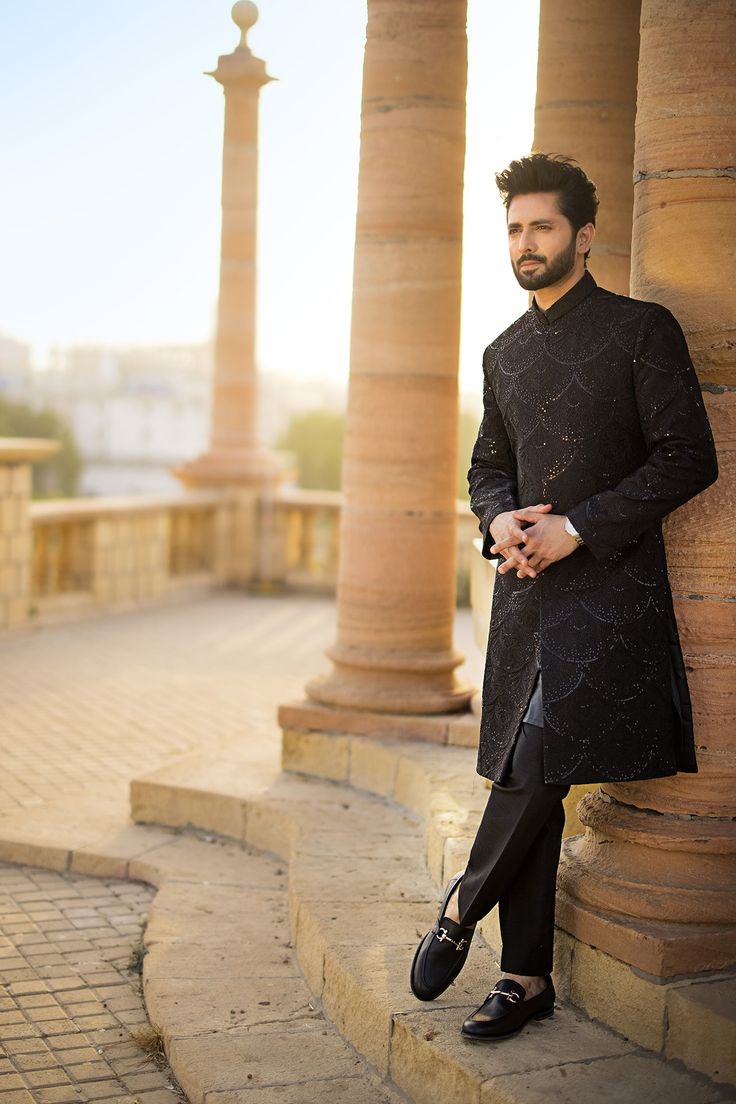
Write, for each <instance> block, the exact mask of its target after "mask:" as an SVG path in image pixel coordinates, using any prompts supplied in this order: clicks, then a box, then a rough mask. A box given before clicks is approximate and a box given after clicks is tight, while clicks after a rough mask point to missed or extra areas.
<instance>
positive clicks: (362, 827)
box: [133, 742, 729, 1104]
mask: <svg viewBox="0 0 736 1104" xmlns="http://www.w3.org/2000/svg"><path fill="white" fill-rule="evenodd" d="M412 746H414V745H412ZM381 747H383V749H384V751H386V750H387V747H386V745H385V743H383V742H382V743H381ZM449 750H453V749H449ZM454 750H458V749H454ZM420 751H421V753H422V754H423V755H427V754H429V755H432V754H433V753H434V754H436V749H433V748H431V747H429V748H428V747H426V746H425V747H421V746H420ZM188 763H189V773H190V777H189V779H188V780H186V779H185V777H184V775H185V773H186V764H185V762H183V761H182V762H180V763H179V764H177V766H176V771H175V777H173V778H172V781H171V790H172V793H175V794H176V797H175V798H174V797H171V796H169V797H168V798H166V799H165V800H164V801H163V803H162V805H161V808H160V810H159V811H158V812H156V808H155V806H156V802H157V801H158V800H159V799H160V798H161V797H162V795H163V794H164V793H165V791H166V783H165V770H164V771H157V772H155V776H154V778H153V780H152V781H153V785H152V788H151V790H150V791H148V788H147V787H148V784H147V781H146V779H145V778H139V779H137V780H136V782H135V786H134V788H133V792H134V793H135V794H136V795H137V801H138V803H139V804H138V807H139V808H143V807H145V808H146V810H147V815H149V816H151V815H153V816H155V819H156V820H157V821H161V820H162V819H164V818H165V817H166V816H167V815H169V813H170V812H171V811H172V810H173V811H174V812H175V815H176V817H177V818H178V821H177V822H179V823H181V822H182V821H183V820H184V818H185V817H187V816H188V817H189V819H190V820H191V819H192V817H194V816H195V815H196V809H197V808H201V807H202V801H201V799H199V798H198V799H197V800H196V801H194V802H193V803H191V804H190V795H191V794H192V792H193V791H195V790H196V789H197V787H198V786H199V785H200V784H202V785H205V784H204V783H200V779H201V775H202V771H203V769H204V767H205V760H204V758H203V757H198V756H192V757H191V758H190V759H189V761H188ZM243 765H245V764H244V763H243ZM435 767H437V764H436V763H435ZM399 773H400V772H398V771H397V779H398V775H399ZM211 796H212V798H213V799H214V797H215V796H216V795H214V794H212V795H211ZM482 796H485V795H482ZM220 800H221V801H223V802H224V803H225V805H227V806H238V807H240V809H241V811H242V823H243V837H242V839H243V842H244V843H245V844H246V845H248V846H251V847H256V848H259V849H265V850H269V851H271V852H275V853H276V854H277V855H279V856H280V857H281V859H282V860H284V861H285V862H288V864H289V893H288V914H289V920H290V927H291V941H292V943H293V944H294V947H295V950H296V955H297V959H298V961H299V964H300V966H301V969H302V971H303V973H304V976H305V977H306V979H307V982H308V984H309V986H310V988H311V990H312V992H313V993H314V995H315V996H316V997H318V998H319V999H320V1000H321V1001H322V1004H323V1007H324V1009H325V1011H326V1013H327V1015H328V1016H329V1017H330V1019H331V1020H332V1021H333V1023H334V1024H335V1025H336V1026H337V1028H338V1030H339V1031H340V1032H341V1034H342V1035H343V1036H345V1038H347V1039H348V1040H349V1041H350V1042H351V1043H352V1044H353V1045H354V1046H355V1047H356V1049H357V1050H358V1051H359V1052H360V1053H361V1054H363V1055H364V1056H365V1057H366V1058H367V1059H368V1060H369V1062H371V1064H372V1065H373V1066H374V1067H375V1068H376V1069H377V1070H378V1072H379V1073H380V1074H381V1075H383V1076H387V1077H388V1076H390V1078H391V1079H392V1081H393V1082H394V1083H395V1084H396V1085H397V1086H398V1088H399V1089H400V1090H402V1091H403V1092H405V1093H407V1094H408V1096H409V1097H410V1098H411V1099H412V1100H413V1101H415V1102H416V1104H425V1102H426V1104H430V1102H431V1104H435V1102H436V1100H437V1099H438V1098H441V1099H442V1100H443V1102H446V1104H468V1102H469V1101H472V1102H477V1104H480V1102H481V1101H487V1102H489V1104H490V1102H491V1101H495V1100H499V1101H500V1100H502V1099H503V1100H505V1101H509V1102H512V1101H513V1102H514V1104H516V1102H518V1104H527V1102H531V1101H532V1100H534V1099H535V1097H534V1095H533V1092H532V1090H534V1089H535V1087H537V1086H538V1085H539V1084H543V1083H544V1082H545V1079H549V1077H550V1076H551V1075H552V1074H554V1075H555V1076H556V1077H562V1078H564V1077H565V1074H564V1073H563V1074H560V1073H559V1070H560V1069H562V1068H565V1069H566V1068H568V1067H575V1071H574V1072H575V1077H576V1078H578V1077H579V1072H577V1069H578V1067H579V1066H580V1065H581V1064H585V1065H586V1068H588V1070H589V1072H588V1073H587V1074H586V1078H587V1081H588V1082H589V1084H590V1085H591V1086H592V1085H596V1084H597V1082H596V1077H595V1070H596V1068H598V1067H599V1068H600V1070H601V1073H603V1071H604V1069H606V1068H607V1066H606V1065H604V1063H611V1062H612V1060H613V1059H614V1058H615V1059H619V1060H620V1064H619V1065H618V1066H617V1067H616V1068H617V1073H616V1075H615V1079H614V1080H609V1078H608V1077H607V1078H606V1084H607V1091H609V1092H611V1093H613V1092H614V1091H615V1092H616V1093H620V1092H621V1091H623V1090H625V1091H626V1092H628V1090H629V1088H631V1092H632V1093H633V1092H638V1091H640V1089H642V1090H643V1088H646V1091H647V1095H648V1099H649V1100H650V1101H652V1104H659V1102H661V1104H669V1102H670V1101H671V1099H672V1098H673V1097H674V1098H677V1099H679V1098H682V1099H688V1100H690V1099H692V1100H693V1101H701V1102H702V1104H711V1102H714V1101H717V1100H719V1099H721V1100H725V1099H728V1098H729V1097H728V1096H723V1095H722V1092H723V1090H722V1089H719V1088H718V1087H717V1086H714V1085H713V1083H712V1082H710V1081H706V1080H705V1079H704V1078H702V1077H700V1076H699V1075H692V1074H690V1073H688V1072H684V1071H683V1070H682V1068H677V1066H675V1065H672V1064H670V1063H669V1062H668V1061H666V1059H664V1058H663V1057H661V1056H655V1055H647V1054H645V1053H643V1052H640V1051H639V1049H638V1048H637V1047H636V1045H635V1043H634V1042H633V1041H631V1040H630V1039H626V1038H622V1037H621V1036H619V1035H616V1034H614V1033H613V1032H611V1031H610V1030H608V1029H607V1028H605V1027H603V1026H601V1025H599V1024H596V1023H593V1022H591V1021H590V1020H589V1019H588V1017H587V1016H586V1015H585V1013H584V1012H582V1011H580V1010H579V1009H575V1008H572V1007H562V1008H561V1009H560V1011H559V1012H558V1015H557V1017H556V1019H555V1020H554V1021H552V1023H551V1024H550V1023H549V1022H548V1023H547V1024H546V1025H540V1024H530V1025H528V1026H527V1028H526V1029H525V1030H524V1031H523V1032H522V1033H521V1034H520V1035H519V1036H517V1037H516V1038H515V1039H514V1041H513V1043H511V1041H508V1042H507V1044H506V1047H505V1048H503V1049H500V1048H499V1049H496V1048H486V1047H478V1046H474V1045H473V1044H470V1043H467V1042H466V1041H465V1040H463V1039H462V1038H461V1037H460V1035H459V1030H458V1029H459V1025H460V1023H461V1022H462V1019H463V1018H464V1017H465V1016H466V1015H467V1014H468V1012H470V1011H472V1009H473V1008H474V1007H476V1006H477V1004H478V1002H479V999H480V998H481V997H482V996H483V995H484V994H485V992H486V991H487V988H488V985H489V984H490V983H491V982H492V978H493V975H494V973H496V972H497V969H498V968H497V966H496V965H495V963H494V954H493V951H492V950H491V949H490V947H489V946H488V945H487V944H486V943H484V942H483V941H482V940H476V942H475V945H474V948H473V952H472V954H471V956H470V959H469V961H468V964H467V966H466V968H465V970H464V971H463V973H462V974H461V976H460V978H459V979H458V981H457V982H456V983H455V985H453V986H452V987H451V988H450V989H449V990H448V991H447V993H446V994H444V995H443V998H442V999H441V1000H440V1001H438V1002H436V1004H435V1005H432V1006H427V1005H424V1004H422V1003H421V1002H419V1001H417V1000H415V998H414V997H413V995H412V994H411V991H410V989H409V985H408V972H409V967H410V963H411V959H412V956H413V953H414V949H415V946H416V942H417V940H418V938H420V937H421V935H422V934H423V932H424V931H426V929H427V927H428V926H429V924H430V923H431V922H432V921H433V919H434V916H435V915H436V907H437V900H438V894H437V885H436V882H435V880H434V879H433V878H432V877H431V876H430V874H428V873H427V870H426V867H425V864H424V861H423V855H422V851H423V830H422V826H421V824H420V823H419V822H418V821H417V819H416V818H415V817H413V816H410V815H408V814H407V813H406V811H404V810H402V809H401V808H400V807H397V805H395V804H393V803H391V802H388V801H386V800H379V799H378V798H376V797H372V796H369V795H366V794H362V793H360V792H358V791H357V790H354V789H348V788H346V787H345V786H344V785H342V784H335V783H334V782H332V781H316V780H313V779H300V778H296V777H293V776H292V777H289V776H288V775H282V776H279V777H278V778H276V779H275V780H274V782H273V784H272V785H271V786H270V787H269V788H268V789H267V790H266V791H261V792H260V793H259V794H258V795H257V796H255V797H248V796H243V795H237V794H233V793H232V787H230V790H229V792H227V793H225V794H224V795H220ZM453 800H454V799H453V797H452V791H451V789H449V788H448V790H447V791H446V794H445V798H444V799H441V800H439V805H440V806H442V805H443V803H448V802H449V803H450V804H451V803H452V801H453ZM445 811H447V810H445ZM450 811H451V810H450ZM226 815H228V816H233V813H232V810H231V811H230V812H229V813H227V814H226ZM247 899H248V897H247V895H244V896H243V897H242V900H243V904H242V905H241V906H240V908H239V909H238V910H237V911H238V914H239V915H240V916H241V917H245V918H246V919H245V921H244V923H246V924H247V923H248V920H247V917H248V915H249V913H248V910H247V905H246V901H247ZM210 903H211V912H210V913H209V914H208V915H207V917H206V920H205V921H204V922H205V923H207V924H211V916H212V914H213V913H214V914H215V915H220V914H221V912H222V906H221V904H220V902H219V901H218V900H212V901H211V902H210ZM165 904H166V902H165V899H164V900H163V901H162V902H161V903H160V907H159V908H160V911H159V916H160V917H161V918H162V919H161V923H163V917H164V916H165V915H166V914H169V915H171V914H172V913H173V910H172V909H165V908H164V906H165ZM201 911H202V906H201V905H197V903H196V901H195V902H193V903H192V907H191V908H190V910H189V911H188V912H187V913H186V915H184V916H182V917H179V918H178V919H177V920H175V922H176V923H178V924H183V925H184V928H185V930H186V929H188V927H189V926H190V925H194V929H193V930H194V939H195V941H196V938H197V932H201V931H202V926H201V925H202V923H203V921H202V919H201V916H200V914H201ZM248 930H250V929H248ZM174 934H175V933H174ZM166 937H167V933H166V929H165V928H161V927H159V929H158V930H157V929H156V927H153V929H152V932H151V939H152V940H156V941H158V943H162V942H164V939H165V938H166ZM168 938H170V939H171V938H173V937H172V935H171V933H170V932H169V934H168ZM241 942H242V936H241ZM566 951H567V948H566V947H565V945H564V935H563V943H562V945H561V947H560V953H559V958H560V959H564V957H565V954H566ZM221 969H222V968H221ZM277 989H278V985H277V983H276V982H274V992H275V991H276V990H277ZM282 991H283V989H282ZM152 993H153V990H152ZM171 999H172V1000H176V999H178V1000H179V1003H181V1002H182V1001H184V1002H185V1003H186V987H184V989H182V992H181V993H180V994H179V997H178V998H176V995H175V994H174V996H173V997H171ZM217 1007H219V1006H217ZM170 1014H171V1013H167V1015H170ZM209 1014H210V1017H216V1016H217V1015H221V1013H218V1012H217V1008H216V1007H215V1006H213V1007H212V1008H211V1010H210V1013H209ZM290 1014H291V1015H296V1010H295V1009H292V1012H291V1013H290ZM645 1014H646V1010H645ZM435 1020H438V1022H439V1023H440V1024H444V1025H445V1027H444V1029H443V1030H442V1031H441V1030H440V1028H439V1027H437V1026H436V1025H435ZM212 1022H215V1023H219V1021H217V1020H216V1019H213V1020H212ZM443 1031H444V1034H443ZM238 1036H239V1032H238V1029H237V1028H233V1029H232V1030H231V1031H230V1032H229V1033H228V1037H232V1038H233V1039H235V1038H237V1037H238ZM172 1038H173V1037H172ZM438 1040H439V1041H438ZM172 1045H173V1050H172V1056H171V1057H172V1060H173V1059H174V1058H175V1056H176V1053H177V1051H176V1045H175V1044H172ZM239 1053H241V1055H242V1059H243V1060H245V1056H246V1051H245V1050H242V1051H241V1052H239ZM490 1054H492V1055H493V1059H492V1064H490V1065H489V1055H490ZM629 1059H631V1062H628V1060H629ZM634 1059H636V1061H634ZM499 1060H501V1061H502V1063H503V1061H508V1062H510V1063H511V1067H510V1069H509V1070H508V1071H507V1073H506V1074H505V1075H503V1076H501V1075H500V1074H499V1067H498V1061H499ZM172 1064H173V1062H172ZM174 1068H176V1067H174ZM512 1070H513V1074H512ZM659 1071H661V1079H662V1084H663V1085H666V1086H667V1090H666V1091H664V1090H662V1091H659V1090H658V1089H656V1082H657V1078H658V1076H659ZM522 1075H523V1076H522ZM337 1076H340V1075H339V1074H338V1075H337ZM520 1077H521V1079H519V1078H520ZM629 1078H630V1084H629ZM584 1080H585V1079H584ZM438 1086H441V1089H442V1093H441V1097H438ZM653 1086H655V1087H654V1088H653ZM599 1092H600V1085H598V1087H597V1089H596V1093H595V1094H593V1093H592V1091H591V1095H589V1096H587V1095H586V1090H585V1087H584V1085H580V1086H579V1087H578V1091H577V1095H576V1104H586V1101H587V1100H590V1104H593V1102H594V1101H597V1100H598V1099H599ZM509 1093H510V1095H509ZM503 1094H506V1095H503ZM612 1098H613V1097H612Z"/></svg>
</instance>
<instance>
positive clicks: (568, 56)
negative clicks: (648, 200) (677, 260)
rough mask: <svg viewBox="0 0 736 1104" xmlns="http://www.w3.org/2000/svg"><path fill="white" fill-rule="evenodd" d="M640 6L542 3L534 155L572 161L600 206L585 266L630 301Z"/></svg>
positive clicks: (564, 0) (636, 2)
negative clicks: (594, 191)
mask: <svg viewBox="0 0 736 1104" xmlns="http://www.w3.org/2000/svg"><path fill="white" fill-rule="evenodd" d="M639 8H640V0H617V2H616V3H614V4H612V3H610V2H609V0H585V3H581V0H541V4H540V10H539V62H538V68H537V103H536V108H535V113H534V149H535V150H536V151H538V152H540V153H562V154H565V155H566V156H568V157H574V158H575V160H576V161H578V162H579V164H580V165H581V166H582V168H583V169H584V170H585V172H586V173H587V174H588V176H589V177H590V178H591V180H594V181H595V183H596V185H597V188H598V195H599V197H600V200H601V207H600V212H599V215H598V224H597V227H596V239H595V244H594V246H593V251H592V252H591V255H590V260H589V266H590V271H591V273H592V275H593V276H594V277H595V279H596V280H597V282H598V283H599V284H600V285H601V286H602V287H605V288H609V290H611V291H616V292H619V293H620V294H622V295H628V294H629V265H630V250H631V211H632V205H633V201H634V194H633V187H632V183H631V170H632V164H633V159H634V113H635V109H636V67H637V55H638V48H639Z"/></svg>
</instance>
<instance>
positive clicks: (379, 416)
mask: <svg viewBox="0 0 736 1104" xmlns="http://www.w3.org/2000/svg"><path fill="white" fill-rule="evenodd" d="M465 24H466V2H465V0H369V3H368V27H367V42H366V50H365V64H364V75H363V103H362V127H361V151H360V175H359V193H358V216H357V226H356V244H355V271H354V287H353V315H352V338H351V354H350V385H349V393H348V409H347V422H346V431H345V446H344V460H343V492H344V506H343V511H342V517H341V527H340V561H339V572H338V586H337V603H338V614H337V641H336V643H335V644H334V645H333V646H332V647H331V648H330V649H329V650H328V652H327V654H328V656H329V658H330V659H331V660H332V662H333V665H334V670H333V671H332V672H331V674H329V675H327V676H325V677H323V678H318V679H315V680H313V681H312V682H310V683H309V685H308V687H307V692H308V694H309V695H310V697H312V698H313V699H315V700H317V701H320V702H326V703H329V704H333V705H341V706H348V707H354V708H362V709H369V710H377V711H392V712H393V711H398V712H405V713H412V712H418V713H422V712H425V713H426V712H443V711H447V710H455V709H459V708H462V707H463V706H464V705H465V704H466V703H467V701H468V699H469V697H470V695H471V692H472V691H471V688H470V687H460V686H458V684H457V682H456V677H455V674H454V669H455V667H456V666H457V665H458V664H459V663H460V662H461V661H462V656H461V655H460V654H459V653H457V652H456V651H455V650H454V649H453V646H452V639H453V625H454V617H455V524H456V517H455V511H456V486H455V480H456V474H455V473H456V457H457V409H458V400H457V369H458V347H459V331H460V275H461V239H462V197H463V166H464V155H465V86H466V76H467V43H466V27H465Z"/></svg>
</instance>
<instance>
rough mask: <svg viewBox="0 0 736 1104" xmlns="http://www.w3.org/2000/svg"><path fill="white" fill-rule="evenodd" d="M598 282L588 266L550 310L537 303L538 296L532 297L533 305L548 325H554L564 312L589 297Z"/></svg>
mask: <svg viewBox="0 0 736 1104" xmlns="http://www.w3.org/2000/svg"><path fill="white" fill-rule="evenodd" d="M597 286H598V285H597V284H596V282H595V280H594V279H593V277H592V276H591V274H590V273H589V272H588V270H587V268H586V270H585V272H584V273H583V275H582V276H581V277H580V279H579V280H578V282H577V283H576V284H573V286H572V287H571V288H570V290H569V291H566V292H565V294H564V295H561V296H560V298H559V299H557V300H556V301H555V302H554V303H553V304H552V306H551V307H550V308H549V310H542V308H541V307H540V306H539V304H538V303H537V300H536V297H535V298H533V299H532V307H533V308H534V310H535V312H536V314H537V316H538V317H540V318H542V319H544V320H545V321H546V323H547V325H548V326H551V325H553V324H554V323H555V322H557V321H558V320H559V319H560V318H562V316H563V314H567V312H568V311H571V310H572V309H573V307H577V305H578V303H582V301H583V299H587V297H588V296H589V295H590V293H591V292H592V291H595V289H596V288H597Z"/></svg>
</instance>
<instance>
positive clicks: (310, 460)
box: [276, 410, 345, 491]
mask: <svg viewBox="0 0 736 1104" xmlns="http://www.w3.org/2000/svg"><path fill="white" fill-rule="evenodd" d="M344 431H345V415H344V414H342V413H335V412H334V411H329V410H308V411H306V412H305V413H303V414H296V415H295V416H294V417H293V418H292V419H291V422H290V423H289V426H288V429H286V431H285V432H284V433H282V434H281V436H280V437H279V439H278V441H277V443H276V447H277V448H279V449H286V450H287V451H289V452H291V453H293V454H294V459H295V462H296V467H297V471H298V473H299V480H298V482H299V486H300V487H302V488H303V489H304V490H319V491H339V490H340V485H341V476H342V437H343V433H344Z"/></svg>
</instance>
